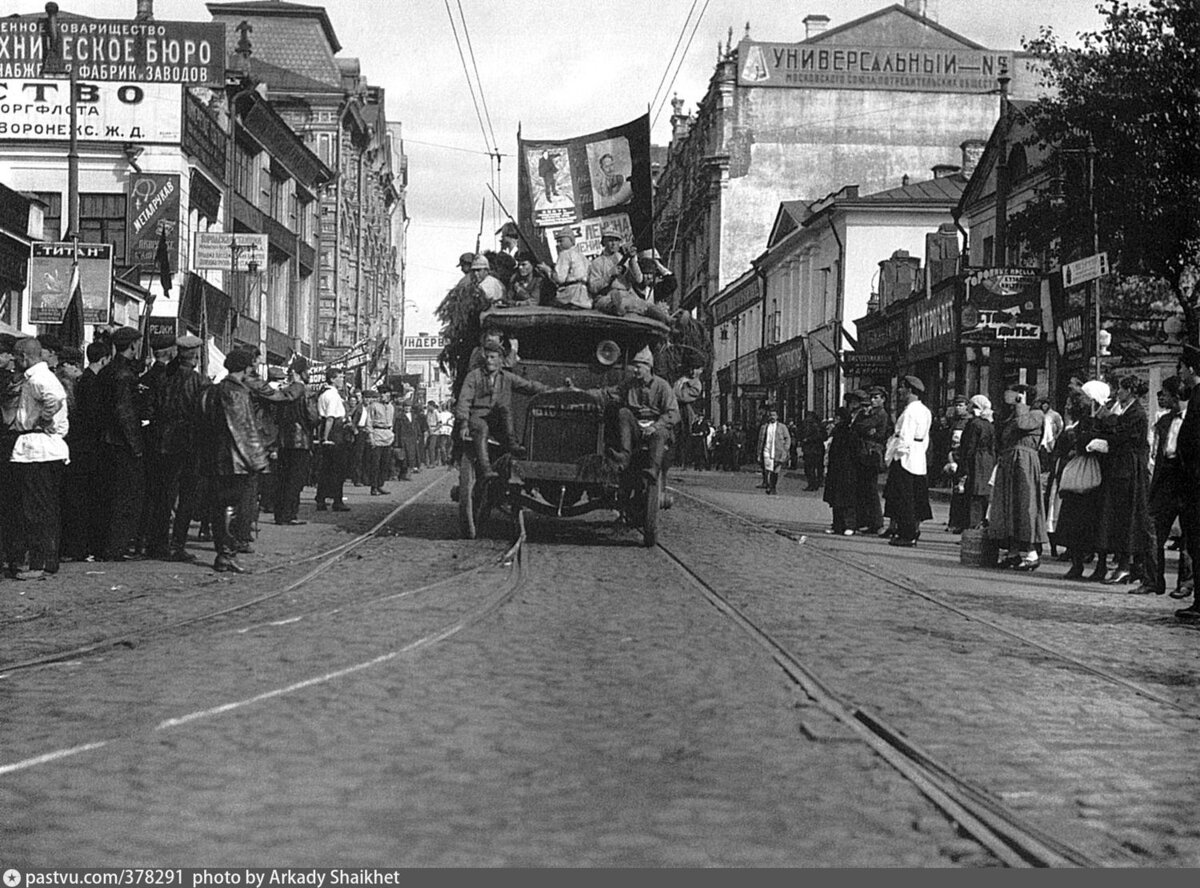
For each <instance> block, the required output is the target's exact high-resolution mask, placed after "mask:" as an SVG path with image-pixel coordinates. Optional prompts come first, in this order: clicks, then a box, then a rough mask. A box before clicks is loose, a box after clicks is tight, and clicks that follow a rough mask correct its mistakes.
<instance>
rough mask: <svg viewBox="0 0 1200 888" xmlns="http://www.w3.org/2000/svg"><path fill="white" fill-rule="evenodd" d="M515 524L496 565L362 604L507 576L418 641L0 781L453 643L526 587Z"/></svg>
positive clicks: (28, 762) (47, 757)
mask: <svg viewBox="0 0 1200 888" xmlns="http://www.w3.org/2000/svg"><path fill="white" fill-rule="evenodd" d="M432 486H434V485H430V487H432ZM428 489H429V488H426V490H428ZM402 505H403V504H402ZM400 508H401V507H397V510H393V511H394V512H398V511H399V509H400ZM389 519H390V516H389ZM389 519H384V520H383V521H381V522H379V524H377V525H376V526H375V527H374V528H372V531H370V532H369V533H377V532H378V530H379V529H380V528H381V527H383V526H385V525H386V524H387V522H388V520H389ZM516 521H517V526H518V528H519V533H518V537H517V539H516V540H515V541H514V542H513V543H512V545H511V546H510V547H509V548H508V549H507V550H506V551H505V552H504V554H503V555H502V556H500V558H499V559H497V560H496V561H495V562H493V563H490V564H488V565H483V566H481V567H478V568H473V569H471V570H470V571H467V572H464V573H461V574H458V575H455V576H454V577H447V578H445V579H443V580H439V581H437V582H435V583H431V584H426V585H425V586H422V587H420V588H417V589H410V590H405V591H402V592H392V593H389V594H385V595H377V596H372V597H370V598H369V599H368V600H367V601H366V602H364V603H369V604H378V603H384V602H388V601H396V600H400V599H403V598H407V597H412V596H414V595H415V594H417V593H418V592H428V591H432V590H433V589H436V588H442V587H445V586H448V585H450V584H453V583H457V584H459V585H460V586H461V584H462V580H463V579H465V578H466V577H467V576H468V575H479V574H482V573H484V571H485V570H488V569H492V570H494V569H495V568H497V567H498V568H500V569H502V570H504V571H505V572H506V574H507V575H506V577H505V579H504V582H503V583H501V584H500V587H499V589H498V590H497V591H495V592H493V593H491V594H489V595H486V597H484V599H483V600H482V601H481V602H478V603H473V604H472V605H471V606H470V607H468V608H467V609H466V610H463V611H460V612H458V613H456V614H455V615H454V616H453V617H452V618H450V619H448V620H444V621H443V622H442V623H440V624H439V625H437V626H436V627H434V628H431V629H428V630H426V631H424V632H422V633H421V634H420V635H419V636H418V637H417V638H414V639H411V640H408V641H406V642H405V643H404V644H402V645H400V646H398V647H395V648H393V649H392V650H389V651H386V652H384V653H382V654H378V655H376V656H374V657H370V658H368V659H365V660H361V661H359V662H356V663H351V664H349V665H344V666H341V667H338V668H336V669H332V670H329V671H326V672H322V673H318V674H315V675H310V676H309V677H307V678H303V679H300V680H297V681H293V682H290V683H288V684H284V685H279V686H276V687H273V688H269V689H266V690H260V691H258V692H256V693H252V694H249V695H246V696H239V697H237V698H236V699H232V700H226V701H224V702H220V703H213V704H211V705H208V706H204V707H201V708H198V709H193V710H191V711H188V712H184V713H181V714H178V715H173V716H169V717H167V718H161V719H158V720H156V721H155V722H154V723H153V725H152V726H151V727H148V728H146V729H144V730H141V731H137V732H132V733H129V734H125V735H116V736H108V737H104V738H102V739H95V740H89V741H87V742H84V743H78V744H75V745H72V746H67V747H62V748H58V749H54V750H51V751H49V752H44V753H40V754H36V755H32V756H27V757H25V758H23V759H20V760H17V761H13V762H8V763H4V764H0V777H4V776H6V775H9V774H15V773H18V772H21V771H26V770H28V769H31V768H35V767H39V766H42V765H47V764H51V763H54V762H59V761H61V760H63V759H68V758H72V757H75V756H78V755H82V754H84V753H89V752H93V751H96V750H100V749H105V748H107V747H112V746H114V745H116V744H120V743H123V742H137V741H138V740H139V739H146V738H149V737H151V736H154V735H157V734H160V733H162V732H166V731H171V730H174V729H178V728H182V727H184V726H186V725H190V724H193V723H197V722H202V721H204V720H207V719H211V718H215V717H218V716H222V715H226V714H230V713H234V712H238V711H241V710H245V709H249V708H251V707H254V706H257V705H260V704H265V703H269V702H271V701H274V700H277V699H280V698H282V697H286V696H288V695H291V694H294V693H297V692H300V691H304V690H306V689H309V688H313V687H316V686H318V685H322V684H326V683H328V682H333V681H337V680H340V679H343V678H346V677H349V676H351V675H354V674H356V673H359V672H362V671H364V670H368V669H373V668H376V667H379V666H383V665H385V664H388V663H391V662H394V661H396V660H398V659H400V658H402V657H405V656H408V655H411V654H415V653H417V652H419V651H424V650H427V649H429V648H432V647H434V646H436V645H438V644H440V643H442V642H444V641H447V640H449V639H450V638H453V637H454V636H456V635H458V634H459V633H461V632H462V631H463V630H465V629H467V628H469V627H471V626H474V625H476V624H477V623H479V622H481V621H482V620H484V619H486V618H487V617H489V616H490V615H492V614H493V613H495V612H496V611H497V610H498V609H499V608H500V607H502V606H503V605H504V604H505V603H506V602H508V601H509V600H511V599H512V597H513V596H514V595H516V594H517V593H518V592H519V591H520V590H521V588H523V587H524V585H525V583H526V582H527V572H526V558H525V555H524V548H525V539H526V537H525V525H524V519H523V516H522V515H518V516H517V519H516ZM364 536H367V535H364ZM339 548H342V547H339ZM334 560H336V556H334ZM322 563H323V564H324V563H325V562H322ZM311 573H313V572H311V571H310V574H311ZM307 577H308V575H306V578H307ZM306 578H302V579H306ZM297 582H300V581H297ZM293 585H295V584H293ZM340 610H341V609H333V610H326V611H322V612H321V613H326V614H329V613H338V612H340ZM314 613H316V612H314ZM286 622H288V623H290V622H291V621H286ZM261 625H272V624H261ZM248 628H251V629H252V628H261V626H260V627H248ZM30 668H32V667H30Z"/></svg>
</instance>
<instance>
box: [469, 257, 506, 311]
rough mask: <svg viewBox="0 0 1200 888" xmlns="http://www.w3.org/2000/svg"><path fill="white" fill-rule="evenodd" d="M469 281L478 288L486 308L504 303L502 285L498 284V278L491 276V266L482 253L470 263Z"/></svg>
mask: <svg viewBox="0 0 1200 888" xmlns="http://www.w3.org/2000/svg"><path fill="white" fill-rule="evenodd" d="M471 279H472V280H473V281H474V282H475V286H476V287H478V288H479V293H480V295H481V296H482V297H483V303H484V305H485V306H486V307H487V308H491V307H492V306H493V305H495V304H496V303H498V302H503V301H504V284H502V283H501V282H500V280H499V278H495V277H493V276H492V264H491V263H490V262H488V258H487V256H485V255H483V253H480V254H479V255H478V256H476V257H475V258H474V259H473V260H472V261H471Z"/></svg>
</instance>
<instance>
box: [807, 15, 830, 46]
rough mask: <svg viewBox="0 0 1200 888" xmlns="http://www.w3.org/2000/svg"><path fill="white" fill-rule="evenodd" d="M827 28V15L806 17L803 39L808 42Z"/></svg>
mask: <svg viewBox="0 0 1200 888" xmlns="http://www.w3.org/2000/svg"><path fill="white" fill-rule="evenodd" d="M828 27H829V16H827V15H806V16H805V17H804V39H805V40H808V39H810V38H812V37H816V36H817V35H818V34H820V33H821V32H822V31H824V30H825V29H826V28H828Z"/></svg>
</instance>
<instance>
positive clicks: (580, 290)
mask: <svg viewBox="0 0 1200 888" xmlns="http://www.w3.org/2000/svg"><path fill="white" fill-rule="evenodd" d="M554 242H555V245H556V246H557V248H558V258H557V259H556V260H555V261H554V267H553V268H551V267H550V266H549V265H547V264H546V263H545V262H543V263H541V264H540V265H539V266H538V270H539V271H540V272H541V273H542V275H543V276H544V277H545V278H546V279H547V280H549V281H551V282H552V283H553V284H554V285H555V287H557V291H556V292H555V294H554V304H555V305H556V306H558V307H559V308H591V307H592V297H591V295H589V293H588V285H587V280H588V261H587V259H586V258H585V257H584V255H583V252H582V251H581V250H580V249H579V247H577V246H575V231H574V230H573V229H571V228H560V229H559V230H558V231H556V232H555V233H554Z"/></svg>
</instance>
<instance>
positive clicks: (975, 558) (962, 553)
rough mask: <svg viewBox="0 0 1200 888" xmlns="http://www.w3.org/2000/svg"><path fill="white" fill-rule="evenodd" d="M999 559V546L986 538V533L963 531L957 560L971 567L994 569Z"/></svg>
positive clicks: (976, 530) (978, 530)
mask: <svg viewBox="0 0 1200 888" xmlns="http://www.w3.org/2000/svg"><path fill="white" fill-rule="evenodd" d="M999 557H1000V546H999V544H998V543H997V542H996V541H995V540H989V539H988V538H987V531H985V530H982V529H973V530H964V531H963V533H962V548H961V549H959V552H958V560H959V561H961V562H962V563H963V564H969V565H971V566H972V567H995V566H996V561H997V560H998V559H999Z"/></svg>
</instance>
